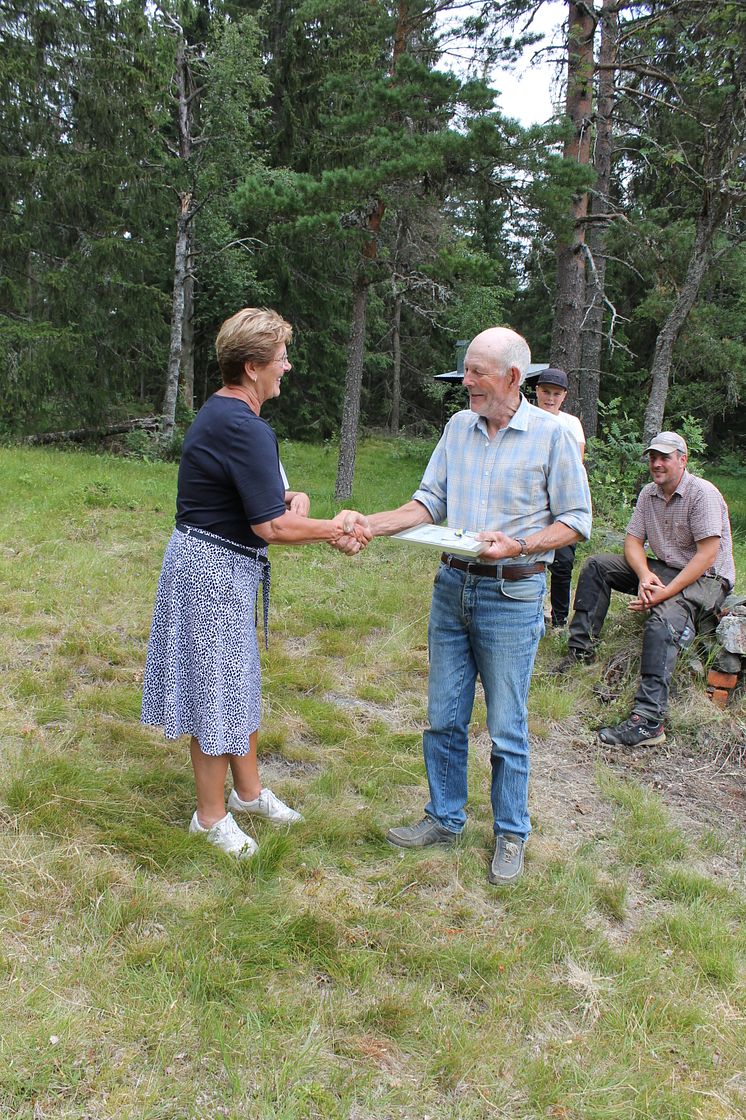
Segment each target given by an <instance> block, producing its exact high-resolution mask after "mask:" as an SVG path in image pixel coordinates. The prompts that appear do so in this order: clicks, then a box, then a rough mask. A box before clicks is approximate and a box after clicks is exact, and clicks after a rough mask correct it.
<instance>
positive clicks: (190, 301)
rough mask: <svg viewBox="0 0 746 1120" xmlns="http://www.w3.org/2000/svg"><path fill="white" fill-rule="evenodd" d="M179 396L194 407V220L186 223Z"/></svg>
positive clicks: (188, 405)
mask: <svg viewBox="0 0 746 1120" xmlns="http://www.w3.org/2000/svg"><path fill="white" fill-rule="evenodd" d="M181 335H182V337H181V396H182V399H183V401H184V404H185V405H186V407H187V408H189V409H192V408H194V221H191V222H189V224H188V225H187V270H186V276H185V277H184V326H183V328H182V332H181Z"/></svg>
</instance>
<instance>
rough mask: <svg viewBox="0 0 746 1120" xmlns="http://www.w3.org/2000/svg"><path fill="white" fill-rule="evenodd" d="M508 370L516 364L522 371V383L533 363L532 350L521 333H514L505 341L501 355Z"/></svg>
mask: <svg viewBox="0 0 746 1120" xmlns="http://www.w3.org/2000/svg"><path fill="white" fill-rule="evenodd" d="M501 357H502V359H503V361H504V363H505V368H506V370H508V369H510V368H511V366H516V367H517V368H518V369H519V370H520V372H521V385H522V384H523V382H524V381H525V380H526V375H527V374H528V367H529V366H530V365H531V350H530V348H529V345H528V343H527V342H526V339H525V338H523V337H522V335H520V334H516V335H514V337H513V338H510V339H509V340H508V341H506V343H505V347H504V349H503V351H502V355H501Z"/></svg>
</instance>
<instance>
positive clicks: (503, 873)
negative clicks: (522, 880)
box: [487, 832, 526, 886]
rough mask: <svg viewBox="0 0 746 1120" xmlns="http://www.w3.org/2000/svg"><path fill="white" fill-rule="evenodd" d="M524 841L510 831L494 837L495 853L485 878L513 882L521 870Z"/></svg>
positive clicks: (493, 880)
mask: <svg viewBox="0 0 746 1120" xmlns="http://www.w3.org/2000/svg"><path fill="white" fill-rule="evenodd" d="M525 846H526V841H525V840H524V839H523V838H522V837H521V836H514V835H513V834H512V833H511V832H505V833H502V832H501V833H498V835H497V836H496V837H495V854H494V856H493V857H492V864H491V866H490V870H489V874H488V875H487V878H488V879H489V881H490V882H491V883H495V884H496V885H498V886H499V884H500V883H513V882H515V880H516V879H517V878H518V876H519V875H520V874H521V872H522V871H523V849H524V847H525Z"/></svg>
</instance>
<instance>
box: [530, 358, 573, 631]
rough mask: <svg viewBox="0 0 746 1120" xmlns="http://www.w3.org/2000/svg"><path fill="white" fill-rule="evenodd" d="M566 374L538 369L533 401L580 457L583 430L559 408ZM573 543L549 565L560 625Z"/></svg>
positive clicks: (567, 606)
mask: <svg viewBox="0 0 746 1120" xmlns="http://www.w3.org/2000/svg"><path fill="white" fill-rule="evenodd" d="M567 390H568V381H567V374H566V373H565V371H564V370H563V369H555V368H554V367H553V366H549V368H548V369H545V370H542V371H541V373H540V374H539V375H538V377H537V378H536V403H537V405H538V406H539V408H540V409H542V410H543V411H544V412H548V413H549V414H550V416H554V417H555V418H556V419H557V420H558V421H559V423H560V424H561V425H562V426H563V428H567V430H568V432H569V433H570V435H571V436H572V437H573V438H574V439H575V441H576V442H577V445H578V451H579V452H580V459H581V461H582V460H583V459H584V458H585V432H584V431H583V425H582V424H581V423H580V421H579V420H578V418H577V416H573V415H572V413H570V412H562V411H561V409H562V405H563V404H564V403H565V398H566V396H567ZM575 548H576V545H574V544H566V545H564V546H563V547H562V548H555V550H554V560H552V563H551V564H550V565H549V571H550V572H551V575H552V579H551V582H550V584H549V601H550V603H551V606H552V626H553V627H555V628H557V627H560V626H564V625H565V623H566V622H567V616H568V614H569V613H570V588H571V585H572V569H573V565H574V563H575Z"/></svg>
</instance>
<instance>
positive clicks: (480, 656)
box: [422, 564, 546, 839]
mask: <svg viewBox="0 0 746 1120" xmlns="http://www.w3.org/2000/svg"><path fill="white" fill-rule="evenodd" d="M545 586H546V583H545V579H544V576H543V575H542V574H539V575H534V576H529V577H528V578H527V579H523V580H516V581H514V582H509V581H508V580H500V579H493V578H490V577H487V576H470V575H467V574H466V573H465V572H459V571H456V570H454V569H453V568H447V567H446V566H445V565H444V564H441V566H440V568H439V570H438V573H437V575H436V577H435V586H434V588H433V600H432V606H431V609H430V625H429V629H428V645H429V651H430V676H429V681H428V709H427V715H428V721H429V724H430V726H429V728H428V730H427V731H426V732H425V734H424V737H423V743H422V748H423V754H424V756H425V769H426V770H427V780H428V783H429V786H430V801H429V802H428V804H427V805H426V806H425V813H426V814H427V815H428V816H429V817H432V818H433V819H434V820H437V821H438V822H439V823H440V824H442V825H443V826H444V827H445V828H448V829H450V831H451V832H460V831H461V829H462V828H463V827H464V825H465V823H466V812H465V811H464V806H465V805H466V799H467V759H468V751H469V721H470V719H471V713H472V708H473V706H474V690H475V686H476V681H477V674H479V677H480V678H481V681H482V687H483V688H484V695H485V699H486V701H487V727H488V730H489V733H490V738H491V739H492V756H491V761H492V790H491V800H492V813H493V817H494V829H495V834H498V833H505V832H510V833H513V834H514V835H516V836H521V837H523V838H524V839H525V838H526V837H527V836H528V834H529V833H530V831H531V821H530V820H529V816H528V775H529V752H528V713H527V709H526V701H527V698H528V688H529V684H530V682H531V673H532V671H533V667H534V658H535V656H536V649H537V646H538V644H539V639H540V638H541V636H542V634H543V633H544V611H543V601H544V590H545Z"/></svg>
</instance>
